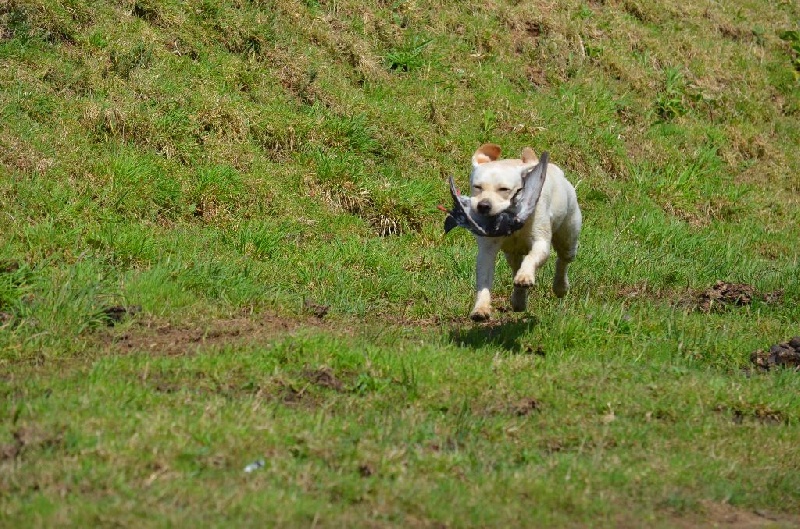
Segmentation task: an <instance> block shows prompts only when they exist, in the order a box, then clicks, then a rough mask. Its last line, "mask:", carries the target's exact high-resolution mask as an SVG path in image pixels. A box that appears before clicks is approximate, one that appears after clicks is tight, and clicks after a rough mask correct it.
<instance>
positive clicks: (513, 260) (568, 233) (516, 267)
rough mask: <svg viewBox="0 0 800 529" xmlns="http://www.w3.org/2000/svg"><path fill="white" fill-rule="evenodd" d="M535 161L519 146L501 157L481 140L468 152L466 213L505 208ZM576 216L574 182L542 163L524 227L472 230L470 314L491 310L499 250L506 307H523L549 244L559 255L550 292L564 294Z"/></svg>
mask: <svg viewBox="0 0 800 529" xmlns="http://www.w3.org/2000/svg"><path fill="white" fill-rule="evenodd" d="M537 162H538V158H537V157H536V154H535V153H534V152H533V150H531V149H530V148H525V149H524V150H523V151H522V158H519V159H517V158H513V159H500V147H498V146H497V145H495V144H493V143H486V144H484V145H481V146H480V148H479V149H478V150H477V151H475V154H474V155H473V156H472V173H471V174H470V189H471V198H470V202H469V204H470V210H471V214H473V215H474V214H477V215H478V216H482V217H492V216H495V215H497V214H498V213H500V212H502V211H504V210H506V209H507V208H509V207H510V206H511V204H512V198H513V197H514V195H515V194H516V193H518V192H519V191H520V190H521V189H522V186H523V178H524V177H525V176H527V175H528V174H530V169H531V168H532V167H533V166H535V165H536V164H537ZM581 222H582V218H581V210H580V208H579V207H578V199H577V196H576V194H575V188H574V187H572V184H570V183H569V181H567V179H566V178H565V177H564V172H563V171H562V170H561V169H559V168H558V167H557V166H556V165H553V164H547V169H546V172H545V180H544V185H543V187H542V191H541V195H540V196H539V201H538V202H537V204H536V208H535V210H534V212H533V214H532V215H531V216H530V217H529V218H528V220H527V221H526V222H525V224H524V225H523V227H522V228H521V229H519V230H518V231H515V232H513V233H511V234H510V235H507V236H500V237H482V236H477V235H476V239H477V241H478V262H477V280H476V283H477V284H476V296H475V307H474V308H473V309H472V312H471V313H470V318H472V319H473V320H475V321H483V320H487V319H488V318H489V316H490V315H491V312H492V300H491V288H492V281H493V280H494V266H495V261H496V259H497V253H498V252H499V251H500V250H502V251H503V253H504V254H505V256H506V260H507V261H508V264H509V266H511V270H512V272H513V273H514V292H513V293H512V295H511V307H512V308H513V309H514V310H515V311H524V310H525V308H526V306H527V298H528V288H530V287H531V286H533V284H534V280H535V277H536V270H537V269H538V268H539V267H541V266H542V265H543V264H544V263H545V261H547V258H548V256H549V255H550V245H551V244H552V246H553V248H555V250H556V255H557V256H558V259H557V260H556V272H555V277H554V279H553V292H554V293H555V295H556V296H557V297H559V298H560V297H563V296H564V295H565V294H566V293H567V291H568V290H569V279H568V278H567V265H568V264H569V263H570V262H572V261H573V260H574V259H575V256H576V254H577V252H578V235H579V234H580V231H581Z"/></svg>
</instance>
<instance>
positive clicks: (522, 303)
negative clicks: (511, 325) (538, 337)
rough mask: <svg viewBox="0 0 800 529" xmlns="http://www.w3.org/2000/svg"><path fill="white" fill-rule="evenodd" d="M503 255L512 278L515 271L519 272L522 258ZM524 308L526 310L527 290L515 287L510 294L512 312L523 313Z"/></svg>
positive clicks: (511, 254) (508, 254) (507, 254)
mask: <svg viewBox="0 0 800 529" xmlns="http://www.w3.org/2000/svg"><path fill="white" fill-rule="evenodd" d="M505 255H506V261H507V262H508V266H509V267H510V268H511V275H512V276H514V275H516V274H517V270H519V267H520V265H521V264H522V257H523V256H522V255H520V254H515V253H508V252H506V254H505ZM526 308H528V289H527V288H525V287H518V286H516V285H515V286H514V290H513V291H512V292H511V309H512V310H513V311H514V312H525V309H526Z"/></svg>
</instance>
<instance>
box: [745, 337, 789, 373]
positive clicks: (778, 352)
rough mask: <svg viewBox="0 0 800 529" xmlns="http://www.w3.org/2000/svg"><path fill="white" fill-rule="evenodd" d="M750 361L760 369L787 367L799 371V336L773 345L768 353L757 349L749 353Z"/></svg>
mask: <svg viewBox="0 0 800 529" xmlns="http://www.w3.org/2000/svg"><path fill="white" fill-rule="evenodd" d="M750 361H751V362H753V363H754V364H755V365H756V366H757V367H759V368H761V369H765V370H768V369H772V368H774V367H787V368H790V369H794V370H795V371H800V336H795V337H794V338H792V339H791V340H789V341H788V342H785V343H779V344H775V345H773V346H772V347H770V348H769V351H763V350H761V349H758V350H757V351H753V352H752V353H750Z"/></svg>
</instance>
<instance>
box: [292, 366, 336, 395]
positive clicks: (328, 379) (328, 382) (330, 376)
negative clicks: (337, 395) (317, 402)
mask: <svg viewBox="0 0 800 529" xmlns="http://www.w3.org/2000/svg"><path fill="white" fill-rule="evenodd" d="M302 376H303V378H305V379H306V380H307V381H309V382H310V383H312V384H314V385H315V386H318V387H321V388H327V389H332V390H334V391H338V392H344V391H346V388H345V385H344V383H343V382H342V381H341V380H340V379H339V378H337V377H336V375H335V374H334V373H333V371H332V370H331V369H330V368H328V367H321V368H319V369H304V370H303V372H302Z"/></svg>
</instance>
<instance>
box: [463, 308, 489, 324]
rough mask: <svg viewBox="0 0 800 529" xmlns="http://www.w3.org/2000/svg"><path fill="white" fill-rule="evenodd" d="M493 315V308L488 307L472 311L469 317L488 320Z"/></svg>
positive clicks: (476, 319)
mask: <svg viewBox="0 0 800 529" xmlns="http://www.w3.org/2000/svg"><path fill="white" fill-rule="evenodd" d="M491 315H492V311H491V309H488V308H482V309H474V310H473V311H472V312H471V313H470V315H469V318H470V319H471V320H472V321H487V320H488V319H489V318H490V317H491Z"/></svg>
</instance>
